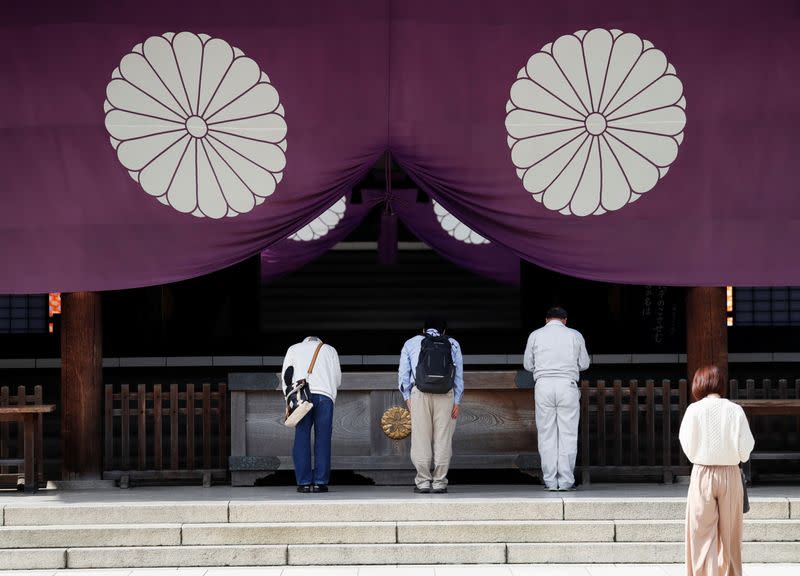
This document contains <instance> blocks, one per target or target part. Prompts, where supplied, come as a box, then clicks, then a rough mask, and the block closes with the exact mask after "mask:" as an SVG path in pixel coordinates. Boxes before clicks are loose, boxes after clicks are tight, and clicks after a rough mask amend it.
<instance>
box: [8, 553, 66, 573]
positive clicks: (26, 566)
mask: <svg viewBox="0 0 800 576" xmlns="http://www.w3.org/2000/svg"><path fill="white" fill-rule="evenodd" d="M66 552H67V551H66V550H65V549H64V548H39V549H36V550H31V549H23V550H19V549H14V550H6V549H0V566H2V567H3V570H37V569H38V570H45V569H51V568H66V566H67V562H66Z"/></svg>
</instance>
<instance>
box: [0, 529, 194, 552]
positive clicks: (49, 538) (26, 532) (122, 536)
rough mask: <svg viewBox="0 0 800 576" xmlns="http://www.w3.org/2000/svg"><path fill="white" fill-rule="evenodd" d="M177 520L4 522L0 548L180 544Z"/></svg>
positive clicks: (179, 530)
mask: <svg viewBox="0 0 800 576" xmlns="http://www.w3.org/2000/svg"><path fill="white" fill-rule="evenodd" d="M180 543H181V526H180V524H149V525H148V524H140V525H132V526H110V525H106V526H104V525H72V526H70V525H62V526H4V527H2V528H0V549H2V548H28V549H32V548H68V547H70V546H101V547H110V546H120V547H125V546H180Z"/></svg>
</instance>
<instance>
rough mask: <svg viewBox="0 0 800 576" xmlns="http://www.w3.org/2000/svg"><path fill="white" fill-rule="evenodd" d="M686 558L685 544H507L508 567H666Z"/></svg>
mask: <svg viewBox="0 0 800 576" xmlns="http://www.w3.org/2000/svg"><path fill="white" fill-rule="evenodd" d="M684 557H685V553H684V549H683V543H682V542H681V543H664V542H658V543H653V542H648V543H635V544H634V543H627V542H625V543H607V542H600V543H582V542H571V543H557V544H552V543H551V544H539V543H536V544H513V543H511V544H508V563H509V564H663V563H677V562H683V561H684Z"/></svg>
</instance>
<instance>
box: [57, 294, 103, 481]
mask: <svg viewBox="0 0 800 576" xmlns="http://www.w3.org/2000/svg"><path fill="white" fill-rule="evenodd" d="M62 298H63V300H62V320H61V442H62V455H63V465H62V479H63V480H70V481H75V480H99V479H100V478H102V472H103V466H102V445H103V427H102V423H103V414H102V398H103V325H102V320H101V306H100V293H99V292H72V293H68V294H67V293H65V294H64V295H63V297H62Z"/></svg>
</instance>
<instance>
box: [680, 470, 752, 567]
mask: <svg viewBox="0 0 800 576" xmlns="http://www.w3.org/2000/svg"><path fill="white" fill-rule="evenodd" d="M743 496H744V495H743V493H742V477H741V474H740V472H739V467H738V466H703V465H701V464H695V465H694V467H693V468H692V479H691V482H690V483H689V494H688V496H687V502H686V574H687V575H688V576H741V575H742V499H743Z"/></svg>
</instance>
